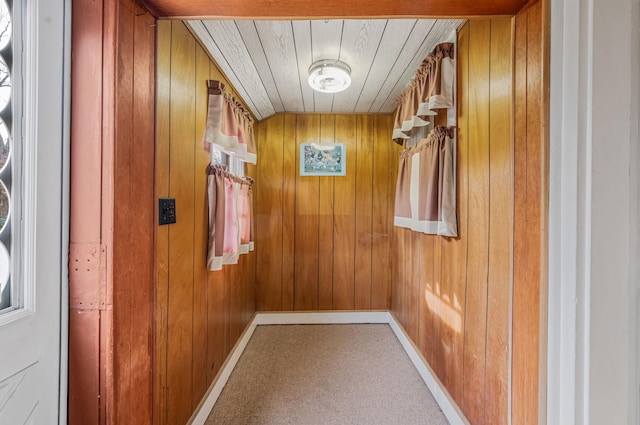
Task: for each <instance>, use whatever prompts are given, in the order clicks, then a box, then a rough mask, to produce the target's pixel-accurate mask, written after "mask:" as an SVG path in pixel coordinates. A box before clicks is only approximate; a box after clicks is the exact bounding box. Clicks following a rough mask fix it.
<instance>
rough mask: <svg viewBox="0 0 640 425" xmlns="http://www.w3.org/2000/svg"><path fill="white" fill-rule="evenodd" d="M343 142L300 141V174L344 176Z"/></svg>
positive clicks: (345, 153)
mask: <svg viewBox="0 0 640 425" xmlns="http://www.w3.org/2000/svg"><path fill="white" fill-rule="evenodd" d="M346 155H347V151H346V147H345V144H344V143H301V144H300V175H301V176H346V175H347V160H346Z"/></svg>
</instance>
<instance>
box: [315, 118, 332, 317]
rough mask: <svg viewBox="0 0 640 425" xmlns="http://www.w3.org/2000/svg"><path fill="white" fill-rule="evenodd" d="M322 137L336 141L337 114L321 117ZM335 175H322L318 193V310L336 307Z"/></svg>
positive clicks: (324, 140)
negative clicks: (334, 268) (334, 296)
mask: <svg viewBox="0 0 640 425" xmlns="http://www.w3.org/2000/svg"><path fill="white" fill-rule="evenodd" d="M320 140H321V141H322V143H335V142H336V117H335V116H334V115H321V116H320ZM335 180H336V177H330V176H326V177H320V178H319V182H318V184H319V190H320V192H319V193H318V235H319V238H318V309H319V310H331V309H332V308H333V283H334V274H333V273H334V270H333V261H334V259H333V252H334V233H333V225H334V222H333V217H334V202H335V200H334V194H335V191H334V189H335V186H334V185H335Z"/></svg>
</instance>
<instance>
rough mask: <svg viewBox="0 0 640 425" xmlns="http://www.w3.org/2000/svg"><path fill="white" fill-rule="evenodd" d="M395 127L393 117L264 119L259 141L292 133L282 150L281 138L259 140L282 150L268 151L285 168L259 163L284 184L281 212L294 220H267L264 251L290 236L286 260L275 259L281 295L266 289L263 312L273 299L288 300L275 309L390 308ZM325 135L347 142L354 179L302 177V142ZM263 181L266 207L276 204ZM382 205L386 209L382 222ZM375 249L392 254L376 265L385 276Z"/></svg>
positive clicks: (259, 240) (261, 233) (260, 204)
mask: <svg viewBox="0 0 640 425" xmlns="http://www.w3.org/2000/svg"><path fill="white" fill-rule="evenodd" d="M276 120H284V123H285V124H284V126H283V127H282V128H281V127H278V126H274V124H273V123H272V121H276ZM391 126H392V117H391V116H387V115H385V116H382V115H380V116H378V115H376V116H364V115H306V114H305V115H294V114H284V115H282V116H274V117H271V118H269V119H267V120H264V121H262V122H260V123H259V124H258V126H257V130H256V131H257V132H256V134H257V136H258V138H259V140H267V141H271V140H281V139H283V137H284V142H283V143H284V148H283V150H282V151H280V147H279V146H278V145H277V144H276V143H261V144H260V142H259V146H261V147H260V149H265V150H272V151H273V152H278V153H277V154H273V152H271V153H267V154H268V155H272V157H273V158H274V161H275V162H276V163H277V164H279V165H274V164H264V163H263V162H259V163H258V165H257V168H258V174H259V175H260V176H263V175H265V174H269V175H270V176H271V177H270V178H271V179H272V180H273V182H272V183H270V184H275V185H282V186H283V187H284V191H283V202H282V210H280V211H276V212H275V213H274V214H276V215H278V214H281V215H282V216H283V217H286V218H284V219H283V220H282V221H280V219H279V218H272V219H271V220H265V221H264V223H265V224H264V226H261V227H258V228H257V229H256V244H257V246H258V250H259V251H260V250H261V249H263V248H262V244H263V243H266V242H268V241H269V240H270V238H271V237H272V236H271V235H273V234H282V240H283V248H282V249H283V251H282V252H283V256H282V262H279V261H272V264H270V265H268V266H267V267H269V270H271V269H270V267H281V268H282V272H280V271H276V272H275V274H280V273H282V276H283V285H282V287H281V289H276V290H275V291H276V293H264V291H262V290H259V291H258V293H257V296H258V301H257V302H258V306H259V309H263V308H264V306H266V303H265V299H267V297H276V298H279V297H282V299H283V302H282V306H281V307H280V306H275V307H273V309H282V310H284V311H289V310H291V309H296V310H300V309H304V310H316V309H320V310H326V309H348V310H353V309H354V308H355V309H360V310H368V309H370V308H377V309H388V308H389V306H390V282H391V281H390V278H391V260H390V258H389V253H390V248H389V243H390V240H391V238H390V235H389V233H388V232H389V231H390V230H391V227H392V226H391V220H392V213H390V212H389V191H390V190H393V189H392V188H391V186H392V183H391V178H392V175H393V168H394V167H389V166H388V163H387V160H388V159H389V158H390V157H391V154H390V149H391V146H390V144H389V143H388V141H389V139H388V137H389V134H390V131H391ZM320 140H321V141H325V142H329V141H335V142H343V143H346V144H347V146H348V148H347V149H348V151H347V161H348V163H347V176H346V177H308V176H300V175H299V155H300V151H299V143H303V142H309V141H320ZM278 143H281V142H278ZM349 157H351V159H349ZM376 158H377V162H376ZM278 161H279V162H278ZM273 166H277V167H284V170H285V172H284V174H282V175H278V176H275V178H274V175H273V173H270V172H268V169H269V168H270V167H273ZM265 170H267V171H265ZM341 179H342V180H341ZM263 185H264V181H263V180H260V181H259V183H258V185H257V199H258V200H257V204H256V207H257V208H258V209H264V208H268V207H269V202H270V200H269V199H266V198H265V197H267V196H268V194H267V190H268V189H265V190H263ZM374 189H375V190H374ZM338 199H339V200H340V202H341V205H338ZM374 203H376V204H377V205H379V206H380V208H381V211H382V212H381V213H380V214H377V215H376V218H375V220H374V212H375V207H374V211H372V210H371V208H372V207H373V204H374ZM269 208H270V207H269ZM267 221H268V222H267ZM374 222H375V224H374ZM338 242H339V245H338ZM374 247H375V249H376V252H378V253H380V254H384V255H380V258H379V261H375V262H374V263H375V267H376V270H377V271H379V273H377V274H374V273H373V270H374V264H372V255H373V250H374ZM294 258H295V261H294ZM272 260H273V259H272ZM361 265H363V266H364V268H363V267H360V266H361ZM264 270H266V269H265V267H264V264H262V263H258V266H257V271H256V273H257V275H258V276H262V275H263V274H265V271H264ZM261 278H262V277H259V279H261ZM284 282H289V283H284ZM280 290H281V293H280V292H279V291H280ZM374 299H375V303H373V304H372V300H374ZM286 300H290V301H286ZM357 300H359V301H357Z"/></svg>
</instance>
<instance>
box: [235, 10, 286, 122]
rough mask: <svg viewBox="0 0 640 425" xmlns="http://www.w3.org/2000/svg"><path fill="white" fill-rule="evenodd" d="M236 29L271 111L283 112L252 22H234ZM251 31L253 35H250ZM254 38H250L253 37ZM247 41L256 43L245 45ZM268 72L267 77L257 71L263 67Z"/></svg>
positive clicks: (270, 71)
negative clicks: (268, 100) (262, 87)
mask: <svg viewBox="0 0 640 425" xmlns="http://www.w3.org/2000/svg"><path fill="white" fill-rule="evenodd" d="M235 24H236V28H237V29H238V33H239V34H240V38H241V39H242V42H243V43H244V45H245V47H246V49H247V51H248V52H249V57H250V58H251V61H252V62H253V65H254V68H255V69H256V73H257V74H258V76H259V78H260V81H261V82H262V85H263V86H264V88H265V91H266V92H267V95H268V96H269V98H270V100H271V104H272V106H273V109H274V110H275V111H276V112H282V111H284V103H283V102H282V98H281V97H280V92H279V90H278V85H277V84H276V82H275V79H274V78H273V71H272V70H271V66H269V63H268V61H267V55H266V54H265V52H264V47H263V46H262V40H260V36H259V35H258V30H257V29H256V27H255V22H254V21H235ZM251 30H253V34H252V33H251V32H252V31H251ZM254 35H255V37H252V36H254ZM247 39H249V40H250V41H256V40H257V45H256V43H247ZM265 66H266V68H267V69H268V70H269V73H268V75H267V74H266V73H265V72H260V71H258V70H259V69H264V67H265ZM274 91H275V96H273V92H274Z"/></svg>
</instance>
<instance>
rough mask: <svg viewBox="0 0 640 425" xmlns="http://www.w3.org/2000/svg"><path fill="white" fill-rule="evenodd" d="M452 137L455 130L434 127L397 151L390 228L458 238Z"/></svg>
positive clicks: (453, 128) (452, 128)
mask: <svg viewBox="0 0 640 425" xmlns="http://www.w3.org/2000/svg"><path fill="white" fill-rule="evenodd" d="M454 135H455V127H445V126H438V127H436V128H435V129H433V130H432V131H431V132H430V133H429V135H428V136H427V138H426V139H422V140H421V141H420V143H418V144H417V145H416V146H414V147H411V148H407V149H405V150H404V151H402V152H400V163H399V171H398V182H397V186H396V203H395V217H394V225H396V226H399V227H406V228H409V229H412V230H415V231H418V232H423V233H428V234H435V235H442V236H458V224H457V219H456V183H455V143H454Z"/></svg>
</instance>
